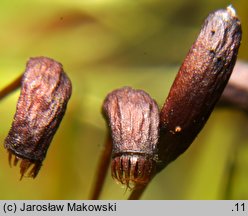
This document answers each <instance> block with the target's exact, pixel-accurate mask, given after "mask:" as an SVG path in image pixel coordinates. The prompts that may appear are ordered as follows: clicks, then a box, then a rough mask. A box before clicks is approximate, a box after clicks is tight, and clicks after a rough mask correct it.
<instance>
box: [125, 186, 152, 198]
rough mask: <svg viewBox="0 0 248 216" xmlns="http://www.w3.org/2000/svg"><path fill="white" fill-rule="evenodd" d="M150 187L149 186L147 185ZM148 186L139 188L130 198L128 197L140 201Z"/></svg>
mask: <svg viewBox="0 0 248 216" xmlns="http://www.w3.org/2000/svg"><path fill="white" fill-rule="evenodd" d="M147 185H148V184H147ZM147 185H143V186H139V187H138V188H135V189H134V190H133V191H132V192H131V194H130V196H129V197H128V199H129V200H139V199H140V197H141V196H142V194H143V192H144V191H145V189H146V188H147Z"/></svg>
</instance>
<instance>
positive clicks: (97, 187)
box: [90, 133, 112, 200]
mask: <svg viewBox="0 0 248 216" xmlns="http://www.w3.org/2000/svg"><path fill="white" fill-rule="evenodd" d="M111 152H112V139H111V135H110V134H109V133H108V135H107V138H106V141H105V145H104V149H103V152H102V155H101V158H100V160H99V163H98V166H97V170H96V178H95V182H94V184H93V190H92V194H91V197H90V199H91V200H97V199H99V197H100V195H101V192H102V189H103V185H104V181H105V179H106V175H107V172H108V167H109V163H110V159H111Z"/></svg>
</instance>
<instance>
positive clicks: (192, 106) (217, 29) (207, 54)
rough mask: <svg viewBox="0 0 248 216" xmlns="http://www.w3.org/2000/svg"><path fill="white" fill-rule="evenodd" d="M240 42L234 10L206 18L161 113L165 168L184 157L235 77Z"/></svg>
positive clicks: (224, 10) (162, 150)
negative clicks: (234, 70)
mask: <svg viewBox="0 0 248 216" xmlns="http://www.w3.org/2000/svg"><path fill="white" fill-rule="evenodd" d="M240 41H241V25H240V21H239V19H238V18H237V16H236V12H235V10H234V9H233V8H232V7H231V6H229V7H228V8H227V9H222V10H217V11H215V12H213V13H211V14H210V15H209V16H208V17H207V18H206V20H205V22H204V24H203V26H202V28H201V31H200V34H199V36H198V37H197V39H196V41H195V43H194V44H193V45H192V47H191V49H190V50H189V52H188V54H187V56H186V58H185V60H184V62H183V64H182V66H181V68H180V70H179V72H178V74H177V76H176V79H175V81H174V83H173V85H172V87H171V89H170V92H169V95H168V97H167V100H166V102H165V104H164V106H163V108H162V110H161V115H160V120H161V139H160V145H159V149H160V150H159V151H160V159H161V160H162V161H163V163H164V164H163V165H162V166H164V165H166V164H168V163H169V162H170V161H172V160H174V159H175V158H177V157H178V156H179V155H180V154H181V153H183V152H184V151H185V150H186V149H187V148H188V146H189V145H190V144H191V143H192V141H193V140H194V139H195V137H196V136H197V134H198V133H199V131H200V130H201V129H202V127H203V126H204V124H205V123H206V121H207V119H208V117H209V115H210V113H211V112H212V110H213V108H214V105H215V104H216V102H217V101H218V99H219V97H220V96H221V94H222V92H223V90H224V88H225V86H226V84H227V82H228V79H229V77H230V75H231V73H232V70H233V67H234V64H235V61H236V58H237V54H238V49H239V46H240Z"/></svg>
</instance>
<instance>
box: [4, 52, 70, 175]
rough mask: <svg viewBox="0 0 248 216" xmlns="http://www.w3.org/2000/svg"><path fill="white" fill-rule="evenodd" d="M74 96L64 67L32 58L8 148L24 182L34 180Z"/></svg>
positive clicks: (43, 59) (23, 83) (27, 69)
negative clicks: (29, 178)
mask: <svg viewBox="0 0 248 216" xmlns="http://www.w3.org/2000/svg"><path fill="white" fill-rule="evenodd" d="M70 95H71V82H70V80H69V78H68V77H67V76H66V74H65V73H64V71H63V69H62V65H61V64H60V63H58V62H56V61H54V60H52V59H49V58H45V57H38V58H31V59H30V60H29V61H28V63H27V67H26V71H25V73H24V75H23V78H22V85H21V93H20V97H19V99H18V103H17V108H16V113H15V116H14V121H13V123H12V126H11V129H10V131H9V134H8V136H7V138H6V139H5V148H6V149H7V150H8V152H9V162H10V164H12V156H13V155H14V159H13V160H14V161H13V164H14V165H16V164H17V163H18V161H19V160H21V163H20V173H21V178H22V177H23V175H24V174H25V173H26V172H27V170H28V169H29V168H30V167H31V165H33V167H32V168H30V171H29V173H28V176H30V177H33V178H35V177H36V175H37V174H38V172H39V169H40V167H41V165H42V161H43V160H44V158H45V156H46V152H47V149H48V147H49V145H50V143H51V141H52V138H53V136H54V134H55V132H56V130H57V128H58V127H59V124H60V122H61V120H62V118H63V116H64V113H65V110H66V106H67V102H68V100H69V98H70Z"/></svg>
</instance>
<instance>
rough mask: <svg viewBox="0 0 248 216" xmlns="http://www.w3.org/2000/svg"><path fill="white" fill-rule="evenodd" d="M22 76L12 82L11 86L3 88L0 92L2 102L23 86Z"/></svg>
mask: <svg viewBox="0 0 248 216" xmlns="http://www.w3.org/2000/svg"><path fill="white" fill-rule="evenodd" d="M22 75H23V74H21V75H20V76H19V77H17V78H16V79H15V80H14V81H13V82H11V83H10V84H8V85H7V86H6V87H5V88H3V89H2V90H1V91H0V100H2V99H3V98H4V97H6V96H7V95H8V94H10V93H11V92H13V91H15V90H16V89H18V88H19V87H20V86H21V80H22Z"/></svg>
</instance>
